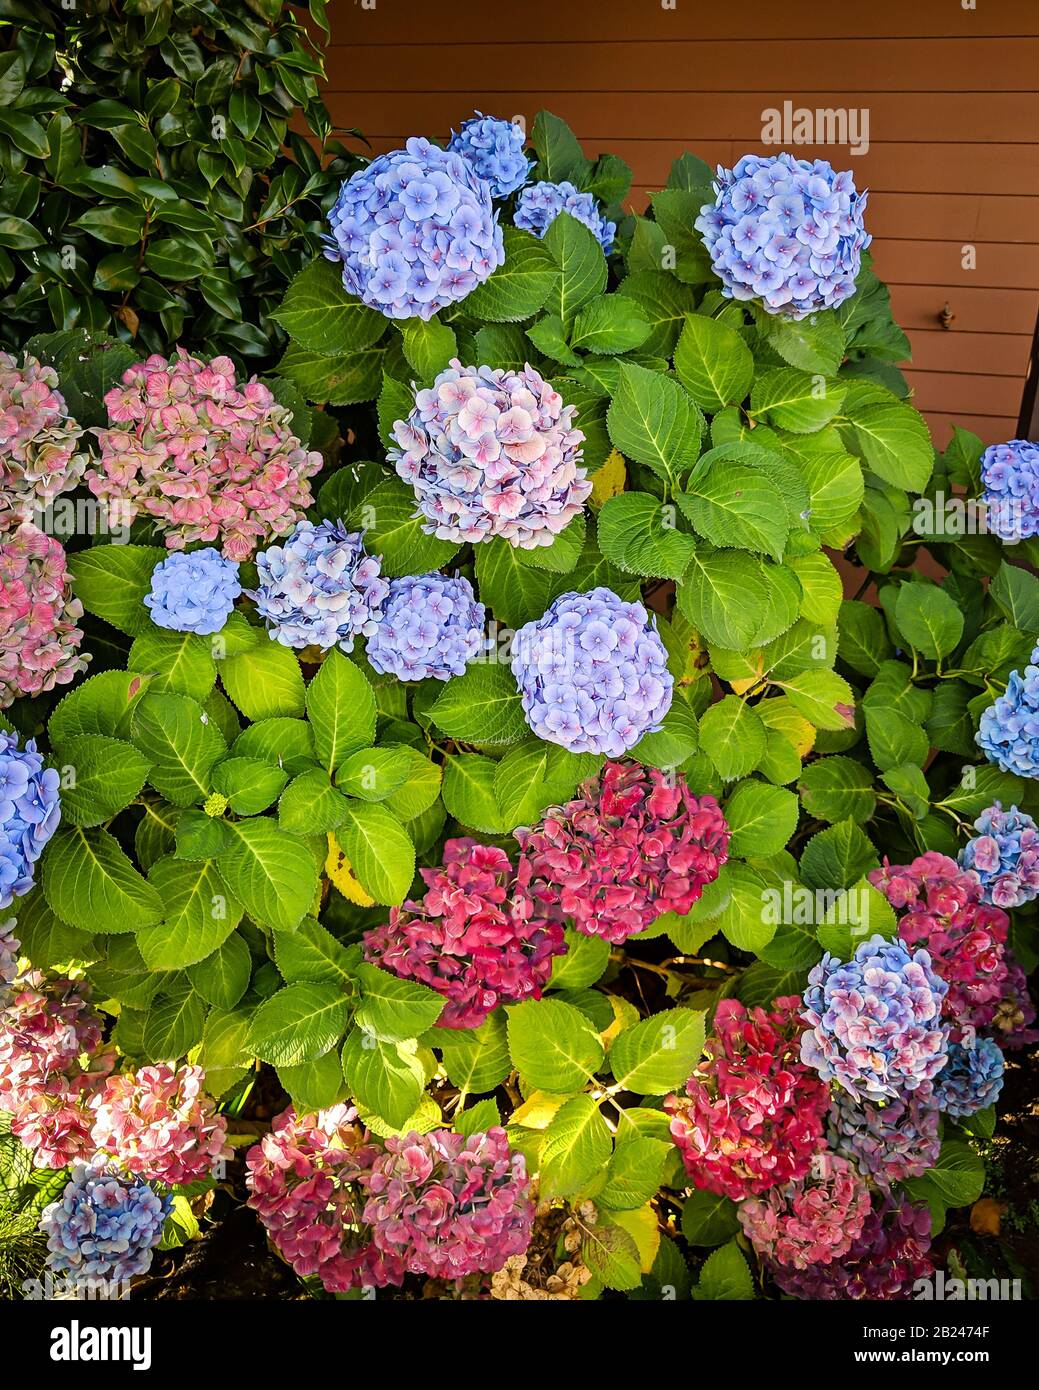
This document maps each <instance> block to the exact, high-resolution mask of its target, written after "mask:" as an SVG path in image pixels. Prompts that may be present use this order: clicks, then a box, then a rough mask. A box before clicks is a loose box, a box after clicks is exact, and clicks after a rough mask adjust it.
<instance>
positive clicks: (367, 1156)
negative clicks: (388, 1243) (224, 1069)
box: [245, 1105, 405, 1293]
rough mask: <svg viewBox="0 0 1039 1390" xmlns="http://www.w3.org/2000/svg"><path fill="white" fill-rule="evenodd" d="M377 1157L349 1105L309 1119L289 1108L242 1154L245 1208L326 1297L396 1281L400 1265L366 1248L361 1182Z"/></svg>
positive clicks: (392, 1257) (393, 1257) (369, 1236)
mask: <svg viewBox="0 0 1039 1390" xmlns="http://www.w3.org/2000/svg"><path fill="white" fill-rule="evenodd" d="M380 1152H381V1150H380V1147H379V1145H378V1144H374V1143H372V1142H371V1140H370V1136H369V1135H368V1134H367V1132H366V1131H365V1130H364V1129H363V1128H362V1127H361V1125H359V1124H358V1123H357V1111H356V1110H354V1109H353V1108H352V1107H351V1106H347V1105H335V1106H333V1107H332V1108H331V1109H329V1110H322V1111H321V1112H320V1113H319V1114H316V1115H297V1114H296V1112H295V1110H293V1109H292V1108H291V1107H290V1108H289V1109H288V1110H286V1111H284V1112H283V1113H282V1114H281V1115H279V1116H278V1118H277V1119H276V1120H275V1121H274V1127H273V1129H272V1130H271V1131H270V1132H269V1133H268V1134H265V1135H264V1137H263V1139H262V1140H261V1141H260V1143H259V1144H256V1145H254V1146H253V1148H251V1149H250V1150H249V1152H248V1154H247V1155H246V1160H245V1164H246V1168H247V1170H248V1172H247V1174H246V1184H247V1186H248V1188H249V1194H250V1195H249V1206H250V1207H252V1208H253V1210H254V1211H255V1212H257V1213H258V1215H259V1217H260V1220H261V1221H262V1222H263V1224H264V1227H265V1228H266V1230H267V1234H268V1235H269V1236H270V1238H271V1241H272V1242H273V1243H274V1246H275V1248H276V1249H277V1250H278V1252H279V1253H280V1254H281V1256H282V1258H283V1259H285V1260H287V1261H288V1262H289V1264H290V1265H291V1266H292V1268H293V1269H294V1270H295V1271H296V1273H297V1274H298V1275H300V1276H301V1277H303V1278H307V1277H308V1276H310V1275H317V1276H318V1278H319V1279H320V1280H321V1282H322V1284H323V1285H324V1287H325V1289H327V1290H328V1292H329V1293H346V1292H347V1291H349V1290H350V1289H355V1288H361V1287H363V1286H365V1285H368V1286H373V1287H376V1288H383V1287H385V1286H386V1285H387V1284H399V1283H400V1282H401V1280H402V1279H403V1277H404V1273H405V1271H404V1266H403V1262H402V1261H401V1259H400V1258H399V1257H398V1256H396V1255H393V1254H390V1255H386V1254H385V1253H383V1252H382V1251H380V1250H378V1249H376V1248H375V1246H374V1245H373V1244H372V1233H371V1228H370V1226H369V1225H368V1223H367V1221H366V1219H365V1217H364V1203H365V1192H364V1189H363V1188H362V1185H361V1182H362V1179H363V1178H364V1176H365V1175H366V1174H367V1173H368V1172H369V1171H370V1169H371V1167H372V1164H373V1163H374V1162H375V1160H376V1158H377V1157H378V1155H379V1153H380Z"/></svg>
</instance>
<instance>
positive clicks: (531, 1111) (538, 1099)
mask: <svg viewBox="0 0 1039 1390" xmlns="http://www.w3.org/2000/svg"><path fill="white" fill-rule="evenodd" d="M565 1100H566V1096H551V1095H549V1094H548V1092H547V1091H534V1092H533V1094H532V1095H530V1096H529V1097H528V1098H527V1099H526V1100H525V1101H524V1102H523V1104H522V1105H520V1106H518V1107H517V1108H516V1109H515V1110H514V1111H513V1112H512V1119H511V1121H510V1123H511V1124H514V1125H522V1126H523V1128H524V1129H547V1128H548V1127H549V1125H550V1124H551V1123H552V1121H553V1119H554V1118H555V1115H556V1111H557V1110H558V1109H559V1108H560V1106H561V1105H562V1104H563V1102H564V1101H565Z"/></svg>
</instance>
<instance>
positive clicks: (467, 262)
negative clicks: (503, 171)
mask: <svg viewBox="0 0 1039 1390" xmlns="http://www.w3.org/2000/svg"><path fill="white" fill-rule="evenodd" d="M328 221H329V224H330V225H331V228H332V234H331V236H326V237H325V255H326V256H327V257H328V259H329V260H330V261H341V262H342V266H343V284H344V285H345V286H346V288H347V289H348V290H349V292H350V293H351V294H355V295H357V296H358V297H359V298H360V299H362V300H363V301H364V303H365V304H367V305H369V307H370V308H372V309H378V310H379V312H380V313H382V314H385V315H386V316H387V317H388V318H393V319H411V318H420V319H430V318H432V317H433V315H434V314H435V313H437V311H438V310H440V309H443V308H446V307H447V305H449V304H455V303H457V301H458V300H460V299H464V298H465V296H466V295H467V294H469V293H470V291H471V290H474V289H475V288H476V286H477V285H479V284H480V283H481V282H482V281H484V280H486V279H487V277H488V276H489V275H491V274H492V273H493V272H494V271H495V270H497V269H498V267H499V266H500V265H501V264H502V263H503V262H504V260H505V247H504V242H503V240H502V234H501V228H500V227H499V226H498V215H497V213H496V212H495V211H494V210H493V208H492V206H491V190H490V187H489V185H488V184H487V183H486V181H485V180H484V179H482V178H480V176H479V175H478V174H477V172H476V170H475V169H474V167H473V165H472V164H471V163H470V162H469V160H468V159H465V158H463V157H462V155H460V154H457V153H455V152H454V151H453V150H442V149H439V148H438V147H437V146H436V145H431V144H430V143H429V141H428V140H425V139H422V138H418V137H413V138H412V139H410V140H409V141H408V142H407V147H406V148H405V149H403V150H394V151H393V152H392V153H391V154H382V155H379V157H378V159H373V160H372V162H371V164H369V165H368V166H367V167H366V168H364V169H359V170H358V171H357V172H356V173H355V174H351V176H350V177H349V178H348V179H347V181H346V182H345V183H344V184H343V186H342V188H341V189H340V190H339V197H338V198H337V199H336V203H335V206H334V207H333V209H332V211H331V212H330V213H329V215H328Z"/></svg>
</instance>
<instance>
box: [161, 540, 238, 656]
mask: <svg viewBox="0 0 1039 1390" xmlns="http://www.w3.org/2000/svg"><path fill="white" fill-rule="evenodd" d="M241 592H242V586H241V583H240V582H239V579H238V564H237V562H236V561H235V560H225V559H224V557H223V556H222V555H221V554H220V551H219V550H214V549H213V548H212V547H211V546H207V547H206V549H205V550H191V551H186V550H175V551H174V552H173V553H172V554H171V555H169V556H167V558H166V559H165V560H160V561H159V563H158V564H157V565H156V566H155V569H154V570H153V571H152V587H151V593H149V594H145V596H144V605H145V607H146V608H148V609H149V610H150V611H151V615H152V622H153V623H154V624H155V626H156V627H165V628H169V629H170V630H171V631H172V632H197V633H199V634H200V635H201V636H203V637H205V636H208V635H209V634H211V633H214V632H219V631H220V629H221V628H222V627H223V626H224V624H225V623H226V622H227V620H228V618H229V617H230V616H231V612H232V610H233V608H234V601H235V599H236V598H237V597H238V595H239V594H240V593H241Z"/></svg>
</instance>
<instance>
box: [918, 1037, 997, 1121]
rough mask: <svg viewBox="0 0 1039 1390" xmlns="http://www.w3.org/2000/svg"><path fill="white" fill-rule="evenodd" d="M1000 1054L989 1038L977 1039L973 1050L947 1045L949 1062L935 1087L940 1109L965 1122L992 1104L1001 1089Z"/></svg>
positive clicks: (951, 1044) (952, 1044) (954, 1044)
mask: <svg viewBox="0 0 1039 1390" xmlns="http://www.w3.org/2000/svg"><path fill="white" fill-rule="evenodd" d="M1003 1068H1004V1062H1003V1053H1002V1051H1001V1050H1000V1048H999V1046H998V1044H997V1043H995V1042H993V1041H992V1039H991V1038H976V1039H975V1040H974V1045H973V1046H972V1047H966V1046H964V1045H963V1044H961V1043H950V1044H949V1061H948V1063H947V1064H946V1066H945V1068H944V1070H943V1071H942V1073H941V1075H940V1076H939V1077H938V1080H937V1081H936V1082H935V1085H934V1098H935V1100H936V1101H937V1102H938V1106H939V1109H941V1110H944V1111H945V1113H946V1115H951V1116H952V1118H953V1119H954V1120H964V1119H966V1118H967V1117H968V1116H969V1115H976V1114H977V1112H978V1111H979V1110H987V1109H988V1107H989V1106H990V1105H994V1104H995V1103H996V1100H997V1099H998V1097H999V1093H1000V1091H1001V1090H1002V1089H1003Z"/></svg>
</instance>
